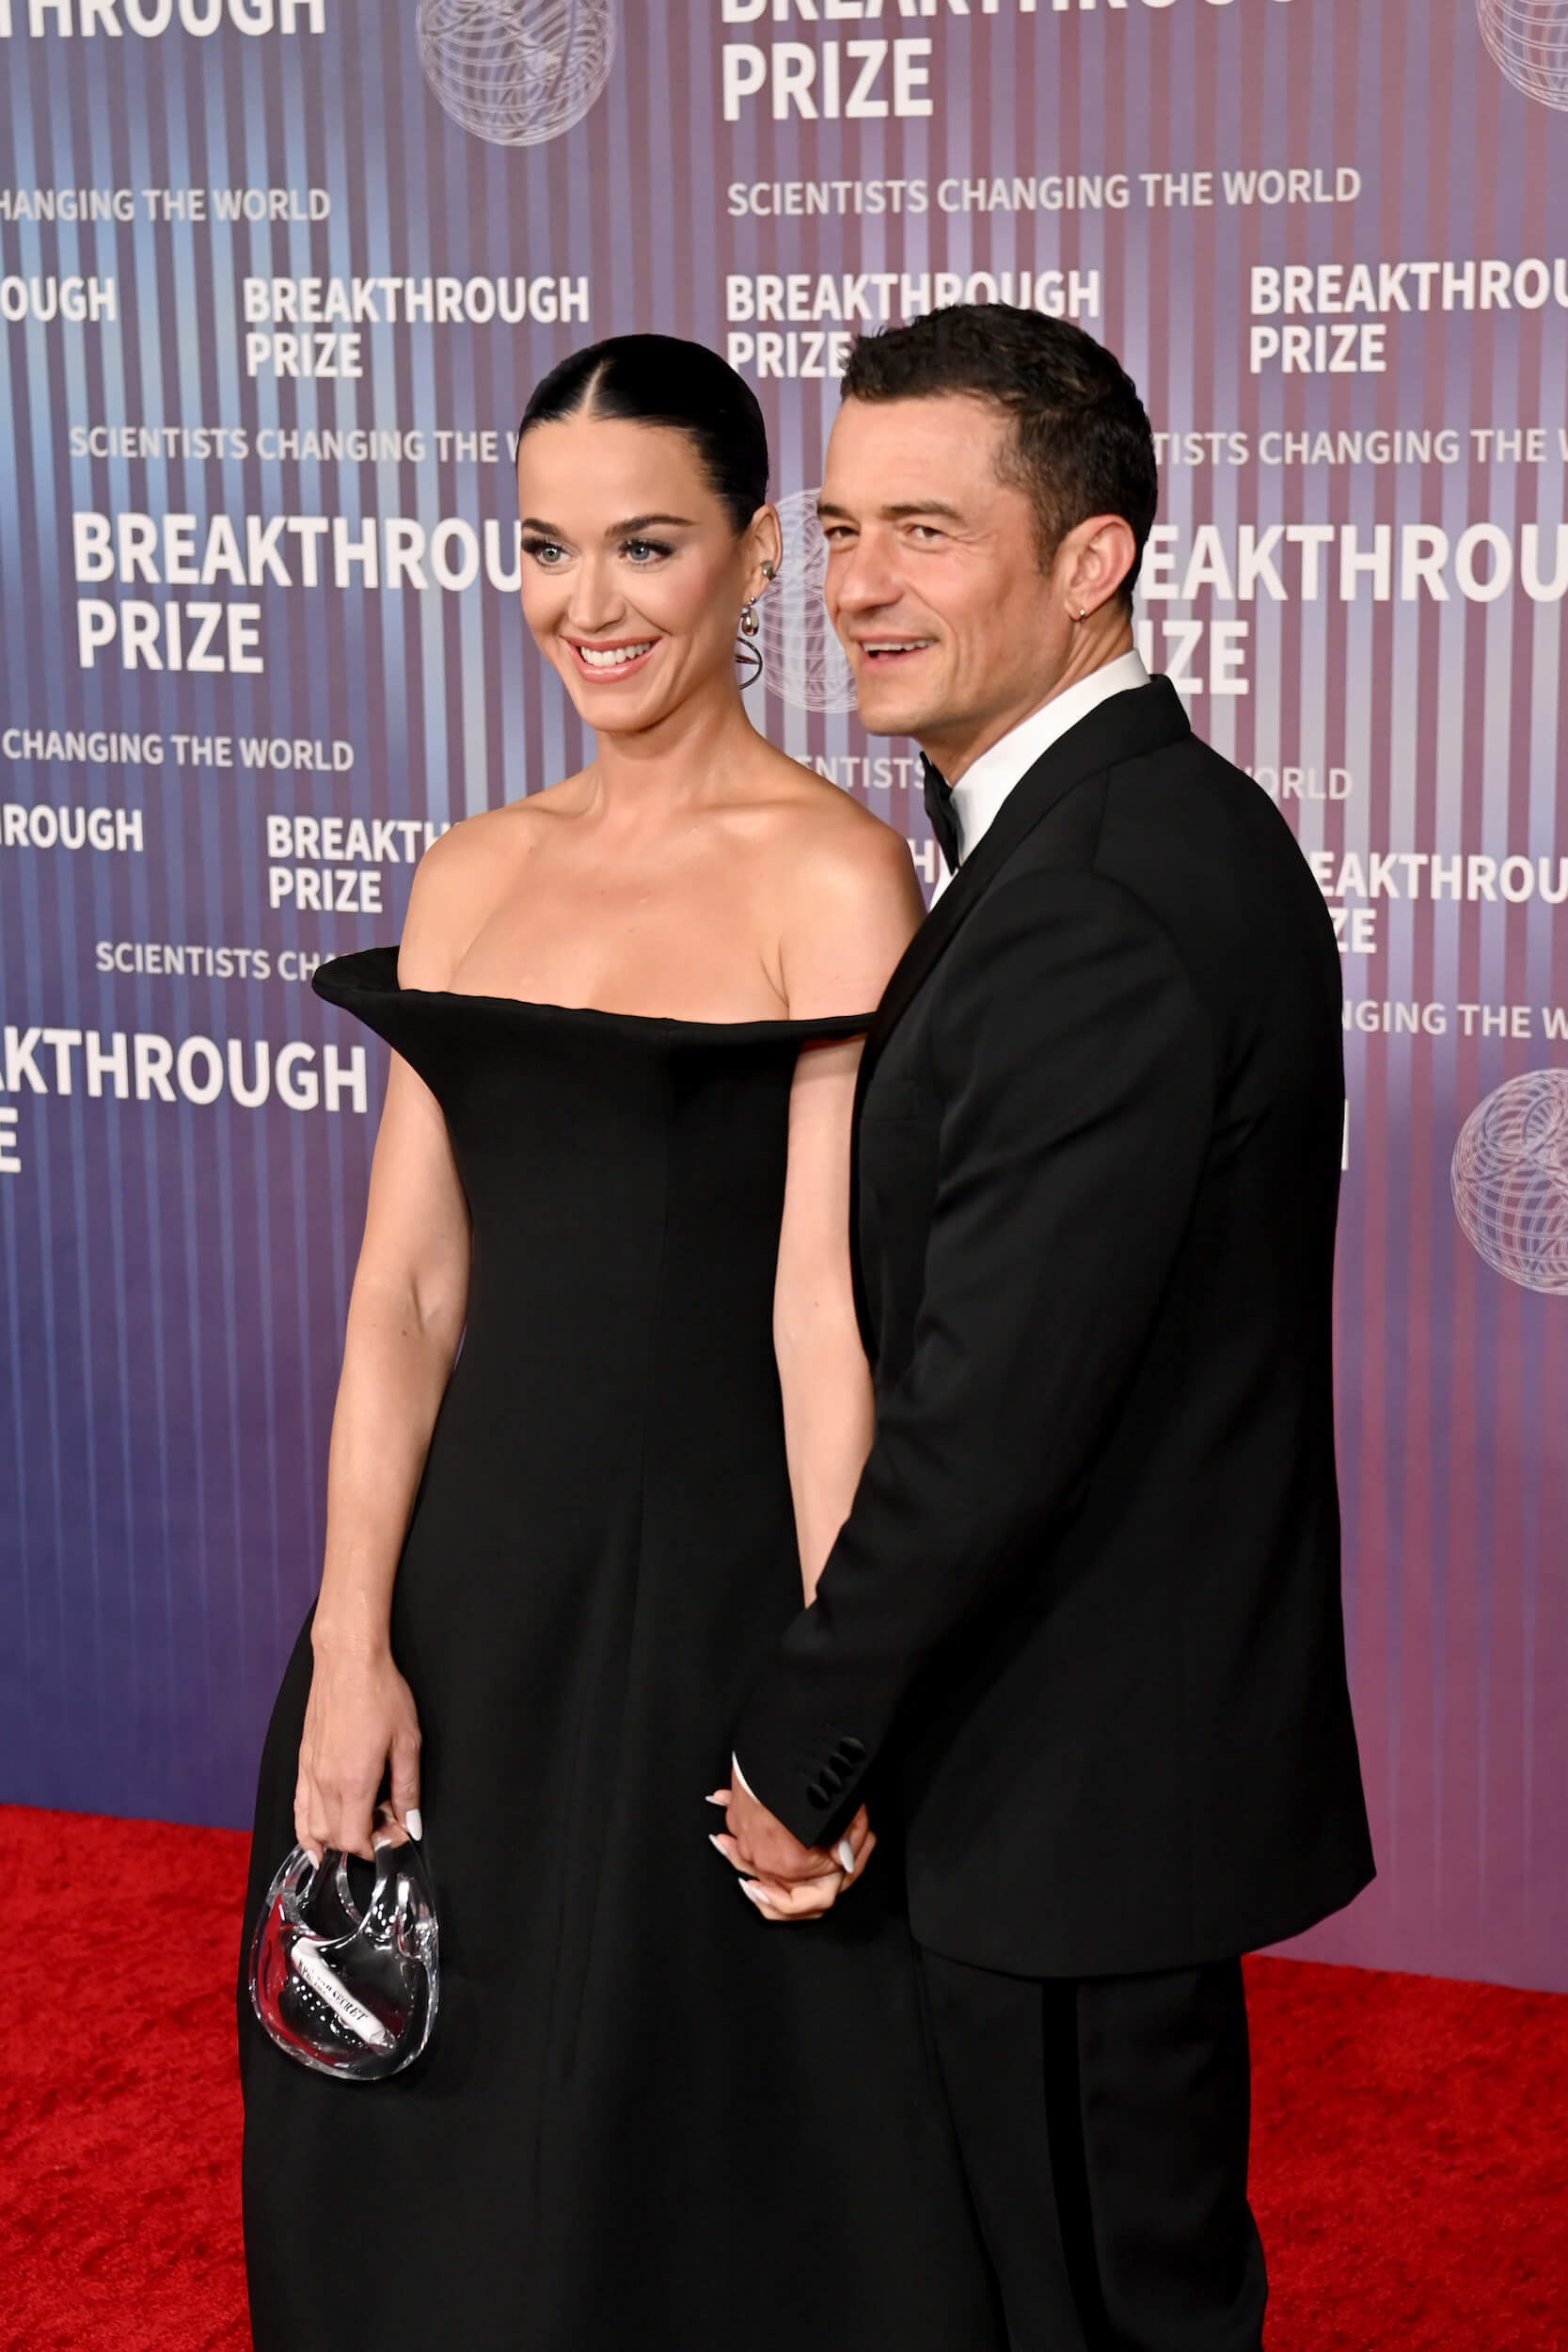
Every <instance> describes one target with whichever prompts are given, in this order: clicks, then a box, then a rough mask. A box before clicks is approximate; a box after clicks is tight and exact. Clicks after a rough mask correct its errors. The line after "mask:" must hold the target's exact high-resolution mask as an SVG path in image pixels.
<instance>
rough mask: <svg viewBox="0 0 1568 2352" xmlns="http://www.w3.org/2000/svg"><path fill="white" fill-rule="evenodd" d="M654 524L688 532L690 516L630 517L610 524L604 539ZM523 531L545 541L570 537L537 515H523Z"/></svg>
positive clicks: (556, 524)
mask: <svg viewBox="0 0 1568 2352" xmlns="http://www.w3.org/2000/svg"><path fill="white" fill-rule="evenodd" d="M656 523H663V524H664V525H665V526H666V527H668V526H670V525H672V524H673V526H674V527H675V528H676V529H677V530H683V531H689V530H690V528H691V516H689V515H632V516H628V518H627V519H626V521H625V522H624V523H611V524H610V526H609V527H608V529H607V530H606V532H605V537H606V538H607V539H626V538H630V537H631V536H632V534H633V533H634V532H639V531H651V530H652V529H653V527H654V525H655V524H656ZM523 529H524V530H525V531H536V532H538V533H539V535H540V537H541V538H545V539H564V538H566V537H568V536H569V535H570V534H569V533H568V532H564V531H562V529H561V527H560V525H559V524H558V523H547V522H545V521H544V520H542V519H541V517H540V516H537V515H525V516H523Z"/></svg>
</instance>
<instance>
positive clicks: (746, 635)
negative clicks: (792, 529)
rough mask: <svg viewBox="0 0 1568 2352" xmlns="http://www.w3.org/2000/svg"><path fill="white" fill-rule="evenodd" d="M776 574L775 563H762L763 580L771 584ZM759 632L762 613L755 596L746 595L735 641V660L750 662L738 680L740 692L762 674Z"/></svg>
mask: <svg viewBox="0 0 1568 2352" xmlns="http://www.w3.org/2000/svg"><path fill="white" fill-rule="evenodd" d="M777 574H778V565H777V564H764V565H763V567H762V576H763V578H764V580H767V581H768V583H769V585H771V583H772V581H773V580H774V579H775V578H776V577H777ZM761 634H762V615H761V613H760V612H758V611H757V600H756V598H755V596H748V597H747V599H746V601H745V603H744V604H743V605H742V606H741V608H740V635H739V637H738V639H737V640H736V660H737V662H740V661H744V662H747V663H749V664H750V667H749V668H748V670H747V673H746V675H745V676H744V677H743V678H742V679H741V681H740V691H741V692H742V693H744V692H745V691H746V690H747V688H748V687H750V686H754V685H755V684H756V682H757V680H758V678H759V677H761V675H762V674H763V669H764V667H765V664H764V662H763V659H762V648H761V647H760V646H759V645H758V644H757V642H756V641H757V639H758V638H759V637H760V636H761Z"/></svg>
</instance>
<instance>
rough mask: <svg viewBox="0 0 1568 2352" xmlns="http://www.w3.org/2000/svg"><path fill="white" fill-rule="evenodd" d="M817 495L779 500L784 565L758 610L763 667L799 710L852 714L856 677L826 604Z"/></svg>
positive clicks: (793, 495) (795, 494) (825, 556)
mask: <svg viewBox="0 0 1568 2352" xmlns="http://www.w3.org/2000/svg"><path fill="white" fill-rule="evenodd" d="M816 496H817V494H816V491H815V490H791V492H790V493H789V496H788V497H787V498H782V499H781V500H780V501H779V524H780V528H781V529H782V531H783V533H784V562H783V564H781V565H780V567H779V577H778V579H777V580H775V581H774V582H773V585H772V586H771V588H769V589H768V594H767V595H766V596H764V598H763V600H762V603H761V605H760V607H759V608H758V611H759V617H760V619H761V621H762V640H761V643H762V658H763V663H764V667H765V669H766V672H767V676H768V685H769V686H770V687H771V688H772V690H773V691H774V693H775V694H777V695H779V696H780V697H781V699H782V700H783V701H784V702H786V703H793V704H794V705H795V707H796V708H797V709H798V710H824V711H835V710H853V708H854V707H855V678H854V673H853V671H852V670H851V669H850V667H849V662H848V657H847V655H846V653H845V651H844V648H843V646H842V645H841V644H839V642H838V639H837V638H836V637H835V636H834V635H833V631H832V623H831V622H830V621H829V619H828V612H827V607H826V606H825V605H824V603H823V601H822V582H823V580H824V579H825V578H826V577H827V570H828V542H827V541H826V539H824V537H823V536H822V526H821V524H820V523H819V522H818V521H817V519H816Z"/></svg>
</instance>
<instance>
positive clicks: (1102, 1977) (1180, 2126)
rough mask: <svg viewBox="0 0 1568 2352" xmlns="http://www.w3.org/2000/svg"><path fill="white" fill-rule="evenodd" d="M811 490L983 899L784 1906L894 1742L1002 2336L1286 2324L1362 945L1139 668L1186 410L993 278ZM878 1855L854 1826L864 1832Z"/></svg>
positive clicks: (737, 1826) (888, 1190)
mask: <svg viewBox="0 0 1568 2352" xmlns="http://www.w3.org/2000/svg"><path fill="white" fill-rule="evenodd" d="M844 390H845V400H844V405H843V408H842V410H841V413H840V416H839V418H838V421H837V422H836V424H835V426H834V430H833V434H832V443H831V447H830V451H829V455H828V462H827V467H826V479H825V483H824V486H823V492H822V503H821V511H822V519H823V525H824V528H825V530H826V532H827V533H828V538H829V543H830V549H831V554H830V562H829V569H828V583H827V595H828V603H829V609H830V612H831V613H832V619H833V623H834V626H835V628H837V629H838V631H839V634H840V636H841V637H842V639H843V642H844V644H845V646H846V648H847V652H848V655H849V659H850V660H851V661H852V663H853V664H854V669H855V675H856V678H857V681H858V684H859V690H860V700H861V715H862V717H863V721H864V723H865V724H866V726H867V727H868V728H870V729H871V730H873V731H874V732H876V733H879V734H910V735H912V736H914V737H915V738H916V739H917V740H918V741H919V743H920V745H921V747H922V749H923V751H924V752H925V754H926V755H927V793H928V800H929V804H930V806H931V808H932V813H933V821H934V824H935V826H936V828H937V830H938V833H939V837H940V838H941V839H942V845H943V853H944V867H945V869H946V872H947V873H950V874H951V881H950V882H947V883H946V885H945V886H944V888H943V890H942V895H941V897H940V898H939V899H938V901H937V903H936V905H935V906H934V908H933V911H932V913H931V914H930V916H929V917H928V919H927V922H926V924H925V926H924V928H923V929H922V930H921V931H920V932H919V933H918V934H917V936H916V938H915V940H914V941H913V943H912V945H911V947H910V950H909V952H908V954H907V955H906V956H905V958H904V961H903V962H902V963H901V964H900V966H899V968H898V970H897V972H896V973H895V976H894V978H893V981H892V983H891V985H890V987H889V990H888V993H887V995H886V997H885V998H884V1000H883V1003H882V1006H881V1008H880V1009H879V1013H878V1016H877V1020H876V1024H875V1025H874V1027H873V1029H872V1032H871V1035H870V1038H869V1039H868V1041H867V1045H866V1049H865V1054H864V1058H863V1068H862V1072H861V1098H860V1115H859V1126H858V1149H857V1211H856V1216H857V1224H856V1248H857V1274H858V1282H859V1295H860V1298H861V1302H862V1307H863V1327H864V1331H865V1336H866V1341H867V1345H868V1348H869V1350H870V1353H871V1356H872V1359H873V1364H874V1369H875V1374H876V1382H877V1396H878V1427H877V1436H876V1441H875V1444H874V1446H873V1449H872V1452H871V1455H870V1458H869V1460H868V1461H867V1464H866V1467H865V1471H864V1474H863V1479H862V1481H861V1485H860V1489H859V1492H858V1494H857V1497H856V1500H855V1503H854V1507H853V1510H852V1512H851V1514H850V1517H849V1518H848V1520H847V1523H846V1525H845V1527H844V1529H843V1532H842V1534H840V1536H839V1539H838V1542H837V1544H836V1546H835V1548H834V1549H833V1551H832V1555H831V1557H830V1560H829V1563H828V1565H827V1568H826V1571H825V1573H824V1575H823V1577H822V1580H821V1583H820V1586H819V1589H818V1592H817V1597H816V1603H815V1605H814V1606H813V1607H812V1608H810V1609H808V1610H807V1611H806V1612H805V1613H803V1615H802V1616H800V1618H799V1619H798V1621H797V1622H796V1624H795V1626H794V1627H793V1628H792V1629H791V1631H790V1633H789V1634H788V1636H787V1638H786V1639H785V1641H784V1645H783V1646H782V1648H781V1650H780V1651H779V1653H778V1654H777V1656H776V1657H775V1658H774V1660H773V1661H772V1662H771V1663H770V1665H769V1666H768V1669H767V1670H766V1672H765V1673H764V1674H763V1676H762V1677H761V1680H760V1682H759V1684H758V1686H757V1687H756V1689H755V1690H754V1692H752V1696H751V1699H750V1701H749V1704H748V1706H747V1708H746V1710H745V1713H744V1715H743V1717H742V1720H741V1722H740V1724H739V1725H738V1728H737V1731H736V1778H735V1782H734V1786H733V1787H732V1789H731V1791H730V1796H729V1805H728V1813H729V1820H728V1827H729V1832H730V1837H729V1839H728V1840H726V1850H727V1851H729V1852H730V1854H731V1857H732V1859H734V1860H735V1861H736V1863H737V1865H738V1866H739V1867H743V1868H744V1869H746V1870H747V1871H749V1872H751V1873H752V1874H754V1877H755V1879H756V1880H757V1882H758V1884H757V1888H756V1894H757V1897H758V1898H759V1899H761V1907H764V1908H765V1909H766V1910H767V1913H768V1916H769V1917H771V1918H775V1919H786V1918H788V1917H790V1916H792V1915H807V1914H809V1912H811V1911H812V1910H814V1909H818V1908H820V1907H821V1906H822V1904H823V1902H824V1901H825V1899H827V1898H828V1897H829V1896H830V1895H831V1894H832V1893H833V1892H835V1891H836V1888H837V1887H838V1886H839V1885H840V1884H842V1883H843V1882H844V1878H845V1876H846V1873H845V1870H844V1865H845V1863H848V1864H849V1866H850V1870H851V1871H852V1870H853V1868H854V1867H856V1864H857V1859H858V1854H859V1851H860V1846H861V1840H862V1838H863V1822H862V1820H861V1809H862V1805H863V1799H864V1798H865V1796H866V1794H867V1791H868V1789H869V1791H870V1794H871V1801H872V1807H873V1810H874V1811H875V1807H876V1803H877V1794H876V1784H875V1782H874V1780H873V1775H874V1774H875V1773H876V1772H877V1771H878V1768H879V1766H882V1765H884V1762H885V1763H886V1765H887V1767H888V1769H890V1770H891V1769H892V1759H894V1758H895V1757H896V1760H897V1769H898V1771H899V1773H900V1775H901V1780H902V1797H903V1810H904V1814H905V1818H906V1824H907V1830H906V1835H907V1857H908V1873H909V1900H910V1915H911V1923H912V1927H913V1931H914V1935H915V1939H916V1942H917V1944H918V1945H919V1947H920V1950H921V1955H922V1962H923V1968H924V1973H925V1977H926V1980H927V1990H928V1994H929V2004H930V2013H931V2020H932V2026H933V2031H934V2038H935V2044H936V2049H937V2053H938V2057H939V2059H940V2063H941V2066H942V2074H943V2076H944V2078H945V2081H946V2085H947V2089H948V2092H949V2096H950V2100H951V2104H952V2107H953V2112H954V2117H955V2121H956V2124H957V2128H958V2137H959V2142H960V2145H961V2148H962V2152H963V2156H964V2161H965V2166H966V2169H967V2171H968V2174H969V2179H970V2183H971V2185H972V2188H973V2192H974V2201H975V2207H976V2211H977V2213H978V2216H979V2218H980V2223H981V2227H982V2229H983V2231H984V2233H985V2236H986V2240H987V2243H988V2246H989V2248H990V2253H991V2257H992V2261H993V2264H994V2267H995V2271H996V2276H997V2280H998V2284H999V2288H1000V2292H1001V2296H1002V2300H1003V2303H1004V2306H1005V2309H1006V2320H1007V2327H1008V2330H1009V2337H1010V2342H1011V2344H1012V2345H1013V2347H1014V2352H1080V2348H1081V2347H1092V2352H1102V2348H1105V2352H1108V2348H1109V2347H1111V2346H1116V2347H1117V2348H1118V2352H1258V2347H1259V2344H1260V2342H1261V2328H1262V2318H1263V2305H1264V2297H1265V2280H1264V2268H1263V2260H1262V2253H1261V2249H1260V2247H1259V2240H1258V2233H1257V2231H1256V2228H1255V2226H1254V2224H1253V2220H1252V2217H1251V2214H1250V2211H1249V2209H1248V2206H1247V2201H1246V2164H1247V2133H1248V2058H1247V2042H1246V2017H1245V2009H1244V2004H1243V1989H1242V1975H1241V1961H1240V1955H1241V1954H1242V1953H1243V1951H1244V1950H1247V1949H1249V1948H1251V1947H1255V1946H1257V1945H1259V1944H1265V1943H1270V1942H1273V1941H1275V1939H1277V1938H1279V1937H1281V1936H1285V1935H1289V1934H1291V1933H1293V1932H1294V1931H1297V1930H1299V1929H1302V1928H1305V1927H1307V1926H1308V1925H1309V1924H1310V1923H1311V1922H1312V1921H1314V1920H1316V1919H1319V1918H1321V1917H1323V1915H1325V1914H1326V1913H1328V1912H1330V1911H1333V1910H1335V1909H1337V1908H1338V1906H1339V1905H1341V1904H1343V1903H1345V1902H1348V1901H1349V1899H1351V1897H1352V1896H1353V1895H1354V1894H1355V1893H1356V1891H1357V1890H1358V1888H1360V1887H1361V1886H1362V1885H1364V1884H1365V1883H1366V1882H1367V1880H1368V1879H1369V1878H1370V1875H1371V1868H1372V1864H1371V1854H1370V1844H1369V1839H1368V1832H1367V1822H1366V1815H1365V1810H1364V1807H1363V1803H1362V1794H1361V1784H1360V1773H1359V1767H1358V1762H1357V1756H1356V1748H1355V1736H1354V1728H1353V1725H1352V1722H1351V1712H1350V1704H1349V1698H1348V1694H1347V1690H1346V1681H1345V1665H1344V1644H1343V1631H1342V1625H1341V1614H1340V1599H1339V1549H1338V1546H1339V1536H1338V1499H1337V1493H1336V1485H1335V1470H1334V1432H1333V1396H1332V1382H1331V1343H1330V1290H1331V1283H1332V1275H1333V1255H1334V1225H1335V1216H1336V1208H1337V1200H1338V1169H1339V1158H1340V1138H1341V1132H1342V1118H1343V1076H1342V1063H1341V1051H1340V1037H1341V1032H1340V981H1339V964H1338V953H1337V950H1336V946H1335V942H1334V935H1333V931H1332V929H1331V927H1330V925H1329V922H1328V918H1327V914H1326V912H1325V910H1324V908H1323V902H1322V898H1321V897H1320V894H1319V892H1318V890H1317V888H1316V885H1315V884H1314V882H1313V880H1312V877H1311V875H1310V873H1309V872H1308V870H1307V866H1306V865H1305V863H1304V862H1303V860H1302V858H1301V856H1300V854H1299V852H1298V850H1297V849H1296V846H1295V843H1294V841H1293V840H1292V838H1291V834H1290V833H1289V831H1288V829H1287V828H1286V826H1285V825H1284V823H1283V822H1282V821H1281V819H1280V818H1279V817H1278V815H1277V814H1276V813H1275V810H1274V809H1273V808H1272V807H1271V806H1270V804H1269V803H1268V802H1267V801H1266V800H1265V798H1264V797H1263V795H1262V794H1261V793H1260V792H1259V790H1258V788H1257V787H1256V786H1255V785H1253V784H1251V783H1250V782H1249V781H1248V780H1247V779H1246V778H1245V777H1243V776H1242V775H1240V774H1239V773H1238V772H1237V771H1236V770H1234V769H1233V768H1231V767H1229V766H1228V765H1227V763H1226V762H1225V761H1224V760H1222V759H1221V758H1219V757H1218V756H1217V755H1215V754H1214V753H1213V752H1212V751H1210V750H1209V749H1208V748H1207V747H1206V746H1205V745H1204V744H1202V743H1200V742H1198V741H1197V740H1196V738H1195V737H1194V736H1193V734H1192V732H1191V730H1190V728H1189V725H1188V723H1187V718H1186V715H1185V712H1184V710H1183V708H1182V706H1181V704H1180V700H1179V698H1178V696H1177V694H1176V692H1175V691H1174V689H1173V688H1172V687H1171V685H1170V684H1169V683H1168V681H1166V680H1165V679H1163V678H1156V679H1154V680H1152V681H1150V680H1148V678H1147V676H1146V675H1145V672H1144V670H1143V667H1142V664H1141V663H1140V661H1139V660H1138V657H1137V655H1136V653H1135V652H1134V651H1133V650H1132V623H1131V601H1130V599H1131V591H1132V583H1133V581H1134V580H1135V579H1136V577H1137V570H1138V564H1139V559H1140V556H1141V553H1142V549H1143V546H1144V542H1145V539H1146V538H1147V535H1148V530H1149V526H1150V524H1151V522H1152V520H1153V516H1154V511H1155V501H1156V494H1157V483H1156V473H1155V464H1154V453H1153V445H1152V439H1151V436H1150V433H1149V428H1148V419H1147V417H1146V416H1145V414H1144V411H1143V408H1142V405H1141V404H1140V403H1139V400H1138V397H1137V394H1136V392H1135V391H1134V389H1133V387H1132V384H1131V382H1130V381H1129V379H1128V378H1127V376H1126V375H1125V374H1124V373H1122V371H1121V369H1120V368H1119V367H1118V365H1117V362H1116V360H1115V359H1114V358H1112V357H1111V355H1110V354H1109V353H1108V352H1106V351H1104V350H1103V349H1101V346H1100V345H1099V344H1097V343H1095V342H1092V341H1091V340H1090V339H1089V338H1088V337H1087V336H1085V335H1084V334H1082V333H1081V332H1080V331H1079V330H1078V329H1076V328H1075V327H1072V326H1068V325H1066V324H1065V323H1063V322H1060V321H1057V320H1053V319H1048V318H1043V317H1038V316H1037V315H1035V314H1033V313H1029V312H1024V311H1019V310H1006V309H1004V308H1001V307H999V306H989V307H987V308H984V309H956V310H943V311H939V312H936V313H935V314H933V315H931V316H929V317H927V318H924V319H921V320H918V321H917V322H915V323H914V324H913V325H912V326H906V327H902V328H897V329H894V330H891V331H889V332H887V333H885V334H883V335H880V336H877V337H873V338H870V339H867V340H865V341H863V342H861V343H860V344H859V345H858V346H857V349H856V352H855V354H854V356H853V358H852V359H851V362H850V367H849V372H848V374H847V378H846V381H845V387H844ZM846 1832H848V1833H849V1836H848V1838H847V1839H846Z"/></svg>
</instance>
